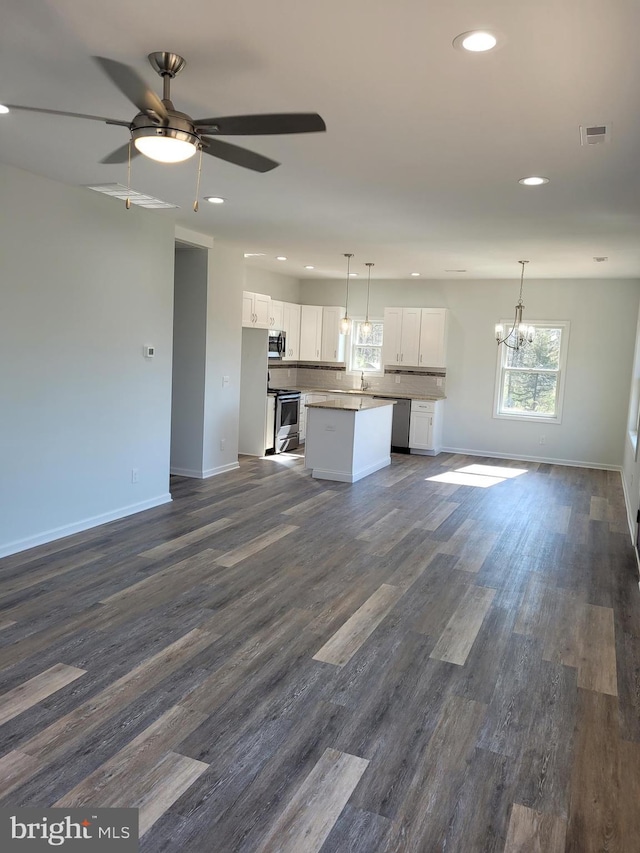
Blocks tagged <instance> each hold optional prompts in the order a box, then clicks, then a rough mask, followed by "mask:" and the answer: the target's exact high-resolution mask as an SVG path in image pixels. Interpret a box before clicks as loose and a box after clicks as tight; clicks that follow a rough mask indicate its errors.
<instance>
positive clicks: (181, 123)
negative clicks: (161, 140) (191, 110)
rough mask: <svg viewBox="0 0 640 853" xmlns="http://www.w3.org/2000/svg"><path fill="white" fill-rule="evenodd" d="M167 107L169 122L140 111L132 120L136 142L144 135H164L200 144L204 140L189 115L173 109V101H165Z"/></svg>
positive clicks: (132, 133) (132, 135)
mask: <svg viewBox="0 0 640 853" xmlns="http://www.w3.org/2000/svg"><path fill="white" fill-rule="evenodd" d="M164 103H165V106H166V107H167V112H168V118H167V123H166V124H165V123H163V122H160V123H158V121H154V119H153V118H151V117H150V116H148V115H147V114H146V113H138V115H137V116H136V117H135V118H134V120H133V121H132V122H131V138H132V139H133V141H134V142H135V141H136V139H140V138H142V137H144V136H155V137H158V136H164V137H168V138H170V139H179V140H181V141H182V142H190V143H191V144H192V145H195V146H199V145H200V144H201V142H202V140H201V139H200V137H199V136H198V134H197V133H196V132H195V129H194V127H193V124H192V122H191V120H190V119H189V116H188V115H186V114H185V113H181V112H178V111H177V110H174V109H173V104H171V102H170V101H169V102H167V101H165V102H164Z"/></svg>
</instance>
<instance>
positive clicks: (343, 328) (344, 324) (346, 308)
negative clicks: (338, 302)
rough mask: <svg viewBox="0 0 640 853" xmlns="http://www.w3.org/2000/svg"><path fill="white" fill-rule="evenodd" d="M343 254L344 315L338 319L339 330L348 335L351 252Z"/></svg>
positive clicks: (349, 325) (349, 329) (349, 322)
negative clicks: (345, 277)
mask: <svg viewBox="0 0 640 853" xmlns="http://www.w3.org/2000/svg"><path fill="white" fill-rule="evenodd" d="M344 256H345V258H346V259H347V298H346V300H345V303H344V317H343V318H342V320H340V332H341V333H342V334H343V335H348V334H349V333H350V332H351V317H349V268H350V265H351V258H352V257H353V252H349V253H348V252H345V255H344Z"/></svg>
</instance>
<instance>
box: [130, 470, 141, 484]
mask: <svg viewBox="0 0 640 853" xmlns="http://www.w3.org/2000/svg"><path fill="white" fill-rule="evenodd" d="M139 480H140V471H139V470H138V469H137V468H132V469H131V482H132V483H137V482H139Z"/></svg>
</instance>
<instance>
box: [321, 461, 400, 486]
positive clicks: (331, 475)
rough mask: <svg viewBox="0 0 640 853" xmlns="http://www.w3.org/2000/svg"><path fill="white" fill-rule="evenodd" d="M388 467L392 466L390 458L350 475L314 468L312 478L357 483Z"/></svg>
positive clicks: (344, 472) (343, 472)
mask: <svg viewBox="0 0 640 853" xmlns="http://www.w3.org/2000/svg"><path fill="white" fill-rule="evenodd" d="M387 465H391V457H390V456H387V457H385V458H384V459H380V460H379V461H378V462H374V463H373V464H372V465H367V467H366V468H360V469H359V470H358V471H354V472H353V473H352V474H349V473H347V472H346V471H330V470H328V469H325V468H313V469H312V471H311V476H312V477H313V478H314V479H316V480H335V481H336V482H337V483H357V482H358V480H362V478H363V477H368V476H369V474H373V473H374V472H375V471H380V470H381V469H382V468H386V467H387Z"/></svg>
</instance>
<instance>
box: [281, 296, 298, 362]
mask: <svg viewBox="0 0 640 853" xmlns="http://www.w3.org/2000/svg"><path fill="white" fill-rule="evenodd" d="M283 314H284V322H283V329H284V331H285V334H286V336H287V351H286V352H285V354H284V356H283V357H282V360H283V361H297V360H298V359H299V358H300V306H299V305H296V304H295V303H293V302H285V303H284V311H283Z"/></svg>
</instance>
